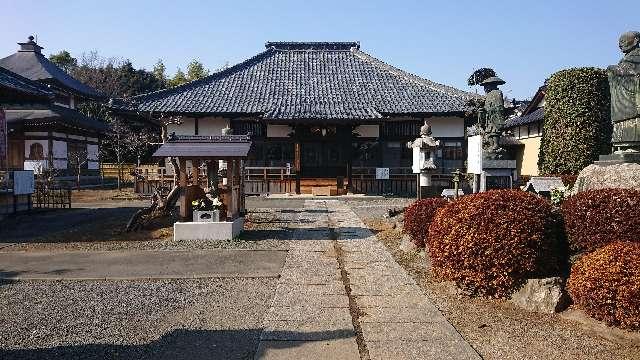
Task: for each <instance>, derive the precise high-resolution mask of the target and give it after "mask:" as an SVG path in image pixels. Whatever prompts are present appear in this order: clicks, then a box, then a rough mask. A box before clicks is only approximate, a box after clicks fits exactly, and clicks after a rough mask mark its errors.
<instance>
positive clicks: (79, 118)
mask: <svg viewBox="0 0 640 360" xmlns="http://www.w3.org/2000/svg"><path fill="white" fill-rule="evenodd" d="M5 113H6V117H7V123H8V124H15V123H22V124H23V125H48V124H59V125H61V126H64V127H69V128H76V129H81V130H89V131H95V132H97V133H104V132H105V131H107V124H105V123H103V122H102V121H100V120H97V119H94V118H91V117H88V116H85V115H83V114H82V113H81V112H79V111H77V110H75V109H69V108H66V107H64V106H59V105H53V104H28V105H12V106H10V107H8V108H7V109H5Z"/></svg>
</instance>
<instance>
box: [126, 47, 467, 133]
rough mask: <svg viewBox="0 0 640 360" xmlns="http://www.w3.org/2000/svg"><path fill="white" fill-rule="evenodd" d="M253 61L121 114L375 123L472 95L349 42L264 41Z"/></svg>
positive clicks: (145, 99)
mask: <svg viewBox="0 0 640 360" xmlns="http://www.w3.org/2000/svg"><path fill="white" fill-rule="evenodd" d="M266 47H267V50H266V51H264V52H262V53H259V54H258V55H256V56H254V57H252V58H250V59H248V60H246V61H244V62H242V63H239V64H237V65H235V66H232V67H230V68H228V69H225V70H222V71H220V72H217V73H214V74H212V75H210V76H208V77H206V78H203V79H201V80H197V81H193V82H190V83H187V84H184V85H181V86H178V87H175V88H172V89H167V90H161V91H158V92H154V93H149V94H144V95H140V96H137V97H134V98H131V99H130V100H131V101H132V103H133V104H134V105H133V106H129V110H137V111H144V112H149V111H152V112H165V113H181V114H200V115H204V114H211V115H213V114H218V115H224V114H257V115H261V116H263V117H264V118H266V119H286V120H292V119H378V118H382V117H384V116H385V115H387V114H422V113H424V114H426V113H431V114H448V113H461V112H463V111H464V110H465V108H466V101H467V100H468V99H469V98H471V97H474V96H477V95H475V94H471V93H468V92H465V91H461V90H457V89H455V88H452V87H449V86H445V85H441V84H438V83H435V82H433V81H429V80H426V79H422V78H420V77H418V76H416V75H412V74H409V73H407V72H405V71H402V70H400V69H397V68H395V67H393V66H390V65H387V64H385V63H384V62H382V61H380V60H378V59H376V58H374V57H372V56H370V55H368V54H366V53H364V52H362V51H361V50H360V48H359V44H358V43H356V42H320V43H318V42H315V43H314V42H268V43H267V44H266Z"/></svg>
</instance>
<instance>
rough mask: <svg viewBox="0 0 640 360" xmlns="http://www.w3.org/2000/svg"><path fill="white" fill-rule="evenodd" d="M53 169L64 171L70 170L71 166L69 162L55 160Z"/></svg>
mask: <svg viewBox="0 0 640 360" xmlns="http://www.w3.org/2000/svg"><path fill="white" fill-rule="evenodd" d="M53 167H54V168H55V169H59V170H62V169H66V168H68V167H69V165H68V163H67V160H53Z"/></svg>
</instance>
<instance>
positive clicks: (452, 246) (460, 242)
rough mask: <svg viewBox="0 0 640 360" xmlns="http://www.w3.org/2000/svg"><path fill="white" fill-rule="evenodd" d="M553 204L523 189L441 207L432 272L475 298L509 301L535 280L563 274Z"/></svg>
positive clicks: (432, 237)
mask: <svg viewBox="0 0 640 360" xmlns="http://www.w3.org/2000/svg"><path fill="white" fill-rule="evenodd" d="M556 227H557V222H556V217H555V216H554V214H553V210H552V207H551V205H550V204H549V203H548V202H547V201H545V200H544V199H541V198H539V197H537V196H535V195H532V194H530V193H526V192H523V191H519V190H498V191H489V192H485V193H479V194H473V195H468V196H464V197H462V198H460V199H459V200H457V201H454V202H451V203H449V204H448V205H446V206H445V207H443V208H442V209H440V210H439V211H438V212H437V214H436V216H435V218H434V219H433V222H432V223H431V226H430V228H429V237H428V240H427V241H428V242H427V244H428V249H429V256H430V259H431V262H432V269H433V272H434V274H435V275H436V276H438V277H439V278H441V279H443V280H452V281H455V282H456V284H457V285H458V286H459V287H461V288H463V289H465V290H467V291H470V292H471V293H473V294H478V295H483V296H490V297H507V296H509V295H510V294H511V292H512V291H513V290H514V289H516V288H517V287H518V286H519V285H521V284H522V283H524V281H525V280H526V279H527V278H529V277H530V276H543V275H549V274H554V273H557V272H558V271H559V270H560V268H561V266H560V260H561V258H562V253H561V250H562V249H561V248H560V247H559V246H558V245H557V242H556Z"/></svg>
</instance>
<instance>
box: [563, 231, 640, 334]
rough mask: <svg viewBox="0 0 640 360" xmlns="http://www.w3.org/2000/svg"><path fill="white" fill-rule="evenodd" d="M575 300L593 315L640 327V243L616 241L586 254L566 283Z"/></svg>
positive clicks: (627, 325)
mask: <svg viewBox="0 0 640 360" xmlns="http://www.w3.org/2000/svg"><path fill="white" fill-rule="evenodd" d="M567 288H568V289H569V294H570V295H571V298H572V299H573V301H574V302H575V303H576V304H577V305H578V306H579V307H581V308H583V309H584V310H585V311H586V312H587V313H588V314H589V315H590V316H592V317H594V318H596V319H598V320H601V321H604V322H606V323H607V324H608V325H615V326H619V327H621V328H626V329H632V330H639V329H640V243H631V242H614V243H611V244H609V245H607V246H604V247H602V248H599V249H597V250H596V251H594V252H592V253H589V254H587V255H585V256H583V257H582V258H581V259H580V260H579V261H578V262H577V263H575V264H574V265H573V267H572V268H571V276H570V277H569V281H568V283H567Z"/></svg>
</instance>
